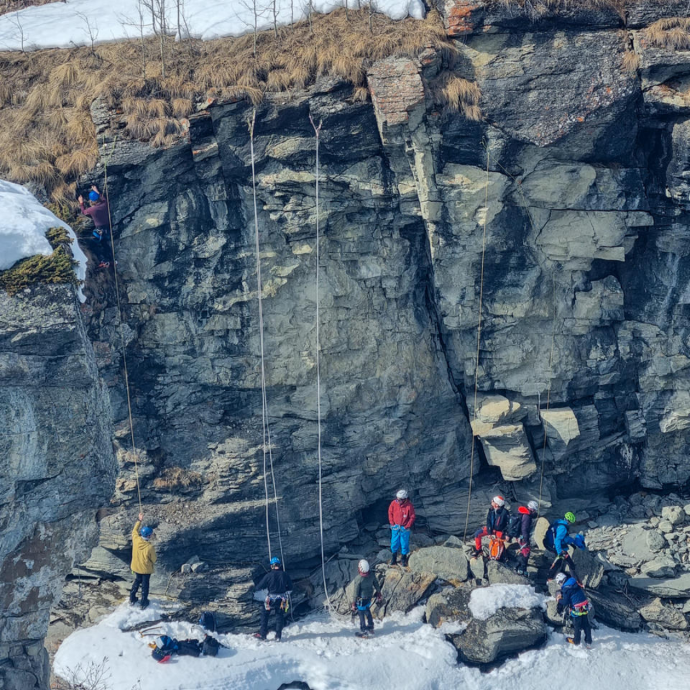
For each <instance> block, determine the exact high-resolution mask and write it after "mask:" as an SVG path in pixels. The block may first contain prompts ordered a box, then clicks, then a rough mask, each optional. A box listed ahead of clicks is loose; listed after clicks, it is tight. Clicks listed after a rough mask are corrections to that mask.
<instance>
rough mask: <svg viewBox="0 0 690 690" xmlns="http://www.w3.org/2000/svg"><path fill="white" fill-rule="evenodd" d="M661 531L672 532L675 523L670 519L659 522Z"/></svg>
mask: <svg viewBox="0 0 690 690" xmlns="http://www.w3.org/2000/svg"><path fill="white" fill-rule="evenodd" d="M659 531H660V532H663V533H664V534H670V533H671V532H673V525H672V524H671V523H670V522H669V521H668V520H662V521H661V522H660V523H659Z"/></svg>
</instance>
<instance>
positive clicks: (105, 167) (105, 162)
mask: <svg viewBox="0 0 690 690" xmlns="http://www.w3.org/2000/svg"><path fill="white" fill-rule="evenodd" d="M116 143H117V137H115V139H114V141H113V146H112V148H111V150H110V153H109V154H108V155H107V156H105V157H104V158H103V173H104V178H105V185H104V188H103V191H104V192H105V201H106V204H107V206H108V223H109V224H110V248H111V250H112V253H113V274H114V276H115V295H116V297H117V312H118V317H119V324H118V331H119V333H120V344H121V346H122V366H123V370H124V375H125V390H126V391H127V412H128V415H129V433H130V436H131V439H132V453H133V455H134V472H135V475H136V479H137V498H138V499H139V512H140V513H143V512H144V511H143V510H142V507H141V486H140V484H139V463H138V453H137V446H136V443H135V442H134V423H133V421H132V395H131V392H130V390H129V370H128V368H127V347H126V345H125V336H124V333H123V330H122V326H123V323H124V320H123V318H122V302H121V300H120V281H119V279H118V275H117V259H116V256H115V240H114V239H113V219H112V216H111V213H110V195H109V193H108V161H109V160H110V157H111V156H112V155H113V151H114V150H115V144H116ZM103 148H104V149H105V135H103Z"/></svg>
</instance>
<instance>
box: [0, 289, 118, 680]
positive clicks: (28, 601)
mask: <svg viewBox="0 0 690 690" xmlns="http://www.w3.org/2000/svg"><path fill="white" fill-rule="evenodd" d="M0 340H1V343H2V345H1V347H0V352H1V354H0V420H1V423H0V427H1V428H2V430H3V431H2V434H1V435H0V448H1V451H2V453H1V454H2V464H1V465H0V524H1V525H2V533H1V534H0V604H1V605H0V688H6V689H7V690H33V689H34V688H47V687H48V676H49V665H48V654H47V652H46V650H45V648H44V646H43V638H44V637H45V635H46V632H47V629H48V622H49V617H50V609H51V607H52V606H53V605H54V604H55V603H56V602H57V601H58V599H59V598H60V593H61V591H62V586H63V583H64V580H65V577H66V576H67V575H68V574H69V573H70V571H71V570H72V568H73V566H74V564H75V563H80V562H81V561H83V560H84V559H85V558H87V557H88V555H89V553H90V551H91V549H92V548H93V547H94V546H95V545H96V543H97V541H98V525H97V522H96V511H97V510H98V508H100V507H101V506H102V505H103V504H104V503H106V502H107V501H108V499H109V498H110V495H111V494H112V491H113V486H114V481H115V462H114V458H113V451H112V442H111V411H110V403H109V399H108V395H107V392H106V389H105V386H104V385H103V383H102V382H101V380H100V379H99V376H98V369H97V367H96V361H95V358H94V355H93V348H92V346H91V343H90V342H89V340H88V338H87V335H86V330H85V327H84V323H83V321H82V317H81V314H80V309H79V303H78V300H77V294H76V291H75V289H74V288H73V287H71V286H37V287H35V288H31V289H27V290H24V291H22V292H20V293H19V294H18V295H16V296H14V297H8V296H7V295H6V294H4V293H0Z"/></svg>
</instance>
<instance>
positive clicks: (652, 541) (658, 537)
mask: <svg viewBox="0 0 690 690" xmlns="http://www.w3.org/2000/svg"><path fill="white" fill-rule="evenodd" d="M646 538H647V546H648V547H649V548H650V549H651V550H652V551H655V552H656V551H661V549H665V548H666V540H665V539H664V537H663V535H662V534H661V532H658V531H657V530H655V529H650V530H647V537H646Z"/></svg>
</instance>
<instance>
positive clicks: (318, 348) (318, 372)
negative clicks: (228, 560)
mask: <svg viewBox="0 0 690 690" xmlns="http://www.w3.org/2000/svg"><path fill="white" fill-rule="evenodd" d="M309 121H310V122H311V126H312V127H313V128H314V135H315V137H316V204H315V211H316V421H317V437H318V442H317V458H318V462H319V535H320V537H321V574H322V576H323V590H324V594H325V595H326V606H327V607H328V608H329V609H330V608H331V600H330V598H329V596H328V585H327V584H326V552H325V548H324V541H323V470H322V464H321V358H320V354H321V352H320V351H321V341H320V337H319V301H320V296H319V279H320V268H319V256H320V255H319V239H320V226H319V143H320V139H321V125H322V124H323V122H319V125H318V127H317V126H316V123H315V122H314V118H313V117H312V116H311V115H309Z"/></svg>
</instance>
